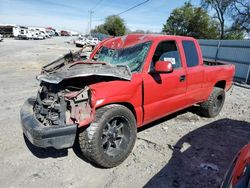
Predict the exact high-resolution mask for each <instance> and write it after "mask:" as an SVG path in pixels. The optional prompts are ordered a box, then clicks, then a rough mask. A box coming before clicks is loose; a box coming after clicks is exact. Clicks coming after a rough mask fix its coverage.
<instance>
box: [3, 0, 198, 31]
mask: <svg viewBox="0 0 250 188" xmlns="http://www.w3.org/2000/svg"><path fill="white" fill-rule="evenodd" d="M143 1H145V0H126V1H125V0H123V1H122V0H57V1H56V0H0V24H17V25H24V26H42V27H48V26H51V27H54V28H56V29H66V30H72V31H77V32H81V33H87V32H88V30H89V18H90V14H89V10H93V11H94V13H93V15H92V28H94V27H95V26H97V25H99V24H102V23H103V22H104V19H105V18H106V17H107V16H109V15H114V14H118V13H120V12H122V11H124V10H126V9H128V8H130V7H132V6H134V5H136V4H138V3H141V2H143ZM184 2H185V0H149V1H148V2H147V3H145V4H143V5H141V6H139V7H137V8H135V9H133V10H131V11H128V12H126V13H124V14H121V15H120V16H121V17H122V18H123V19H124V20H125V24H126V26H127V27H128V28H129V29H130V30H132V31H134V30H137V29H143V30H150V31H154V32H160V31H161V30H162V27H163V24H164V23H165V22H166V20H167V18H168V17H169V15H170V13H171V11H172V10H173V9H174V8H178V7H180V6H182V5H183V4H184ZM199 2H200V1H199V0H191V3H192V4H194V5H195V6H197V5H199Z"/></svg>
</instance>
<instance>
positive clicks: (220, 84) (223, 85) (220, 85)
mask: <svg viewBox="0 0 250 188" xmlns="http://www.w3.org/2000/svg"><path fill="white" fill-rule="evenodd" d="M214 87H218V88H221V89H225V88H226V80H220V81H218V82H216V84H215V85H214Z"/></svg>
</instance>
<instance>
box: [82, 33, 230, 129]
mask: <svg viewBox="0 0 250 188" xmlns="http://www.w3.org/2000/svg"><path fill="white" fill-rule="evenodd" d="M168 40H170V41H175V42H176V45H177V48H178V51H179V54H180V59H181V64H182V67H181V68H177V69H174V71H173V72H171V73H160V74H154V75H153V74H150V73H149V67H150V63H151V60H152V57H153V55H154V52H155V49H156V47H157V45H158V44H159V43H160V42H162V41H168ZM183 40H190V41H194V43H195V46H196V49H197V51H198V59H199V65H198V66H195V67H192V68H188V67H187V65H186V58H185V54H184V49H183V46H182V41H183ZM147 41H152V45H151V46H150V49H149V52H148V55H147V57H146V59H145V61H144V65H143V67H142V70H141V71H140V72H137V73H133V76H132V79H131V81H124V80H117V81H111V82H99V83H96V84H92V85H90V86H89V87H90V89H91V90H92V97H93V98H94V99H92V103H93V104H92V108H93V110H95V109H96V108H99V107H101V106H104V105H108V104H112V103H121V104H124V105H129V106H131V107H132V108H133V111H134V112H135V116H136V120H137V126H138V127H140V126H142V125H145V124H147V123H149V122H152V121H154V120H156V119H159V118H161V117H163V116H166V115H168V114H171V113H173V112H176V111H178V110H181V109H183V108H186V107H188V106H191V105H193V104H195V103H198V102H202V101H205V100H206V99H207V98H208V97H209V95H210V94H211V92H212V89H213V87H214V86H215V84H216V83H217V82H218V81H225V82H226V88H225V90H228V89H229V88H230V87H231V84H232V79H233V75H234V71H235V68H234V66H233V65H221V66H204V65H203V59H202V54H201V50H200V47H199V44H198V42H197V40H195V39H193V38H190V37H181V36H168V35H141V34H131V35H127V36H123V37H115V38H109V39H106V40H104V41H102V42H101V43H99V45H98V46H97V47H96V48H95V50H94V51H93V53H92V54H91V56H90V57H91V58H93V57H94V56H95V54H96V53H97V52H98V50H99V49H100V48H101V47H102V46H106V47H109V48H125V47H129V46H132V45H135V44H139V43H142V42H147ZM181 76H185V80H184V81H180V77H181ZM80 125H81V126H83V125H86V124H84V123H80Z"/></svg>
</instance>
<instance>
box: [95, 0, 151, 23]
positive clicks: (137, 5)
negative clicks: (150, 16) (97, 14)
mask: <svg viewBox="0 0 250 188" xmlns="http://www.w3.org/2000/svg"><path fill="white" fill-rule="evenodd" d="M149 1H150V0H146V1H143V2H141V3H138V4H136V5H134V6H132V7H130V8H128V9H126V10H124V11H122V12H120V13H118V14H115V15H116V16H120V15H121V14H123V13H125V12H128V11H130V10H133V9H135V8H137V7H139V6H141V5H143V4H145V3H147V2H149ZM103 20H105V19H99V20H96V21H103Z"/></svg>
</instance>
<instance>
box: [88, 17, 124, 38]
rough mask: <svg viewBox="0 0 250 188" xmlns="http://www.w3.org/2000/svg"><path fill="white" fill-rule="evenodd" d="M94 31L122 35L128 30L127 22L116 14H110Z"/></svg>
mask: <svg viewBox="0 0 250 188" xmlns="http://www.w3.org/2000/svg"><path fill="white" fill-rule="evenodd" d="M92 32H98V33H103V34H109V35H112V36H122V35H124V34H125V32H126V26H125V22H124V20H123V19H122V18H120V17H119V16H116V15H112V16H108V17H107V18H106V19H105V22H104V24H101V25H99V26H97V27H96V28H95V29H94V30H92Z"/></svg>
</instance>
